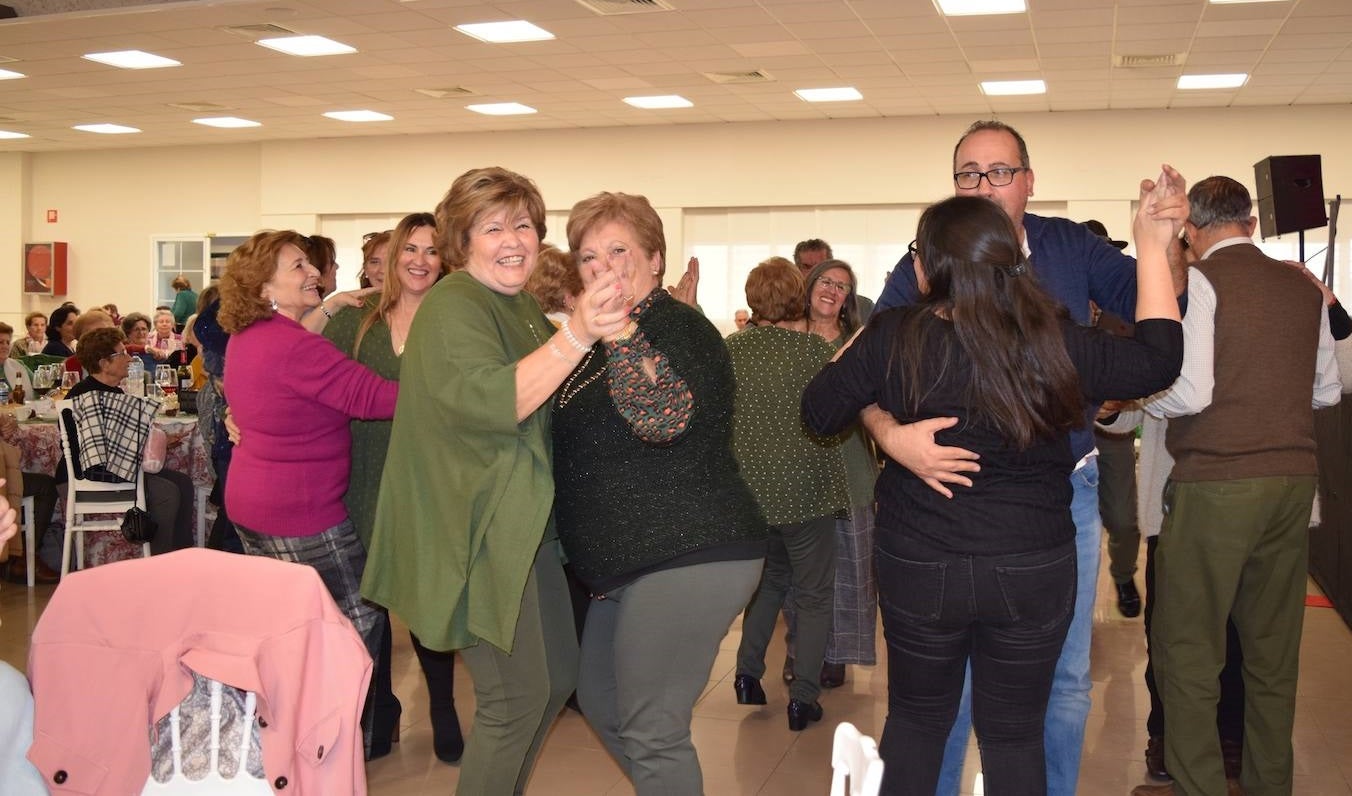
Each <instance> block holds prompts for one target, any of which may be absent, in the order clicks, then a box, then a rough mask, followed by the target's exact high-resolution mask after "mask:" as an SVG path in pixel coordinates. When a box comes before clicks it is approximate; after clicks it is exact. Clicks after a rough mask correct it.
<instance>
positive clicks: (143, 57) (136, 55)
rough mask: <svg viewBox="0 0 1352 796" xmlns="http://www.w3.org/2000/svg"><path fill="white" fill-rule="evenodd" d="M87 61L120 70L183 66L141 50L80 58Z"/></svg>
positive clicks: (172, 60) (88, 55) (171, 59)
mask: <svg viewBox="0 0 1352 796" xmlns="http://www.w3.org/2000/svg"><path fill="white" fill-rule="evenodd" d="M80 57H81V58H83V59H85V60H86V61H98V62H99V63H101V64H107V65H109V66H116V67H117V68H119V69H162V68H164V67H166V66H183V64H181V63H179V62H178V61H175V60H174V59H173V58H165V57H164V56H162V55H155V54H154V53H148V52H142V51H140V50H118V51H117V52H110V53H85V54H84V55H82V56H80Z"/></svg>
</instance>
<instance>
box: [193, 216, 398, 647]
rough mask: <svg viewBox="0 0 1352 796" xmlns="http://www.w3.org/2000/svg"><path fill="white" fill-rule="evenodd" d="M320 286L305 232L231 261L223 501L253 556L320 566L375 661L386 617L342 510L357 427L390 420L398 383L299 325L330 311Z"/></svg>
mask: <svg viewBox="0 0 1352 796" xmlns="http://www.w3.org/2000/svg"><path fill="white" fill-rule="evenodd" d="M319 289H320V283H319V272H318V271H317V270H316V269H315V267H314V266H312V265H311V264H310V261H309V259H308V258H307V256H306V254H305V239H304V238H303V237H302V236H301V235H300V234H299V233H297V232H293V231H289V230H287V231H282V232H260V233H258V234H256V235H254V236H253V237H252V238H250V239H249V241H248V242H247V243H244V244H243V245H241V246H240V247H239V248H237V249H235V251H233V252H231V254H230V259H229V260H228V261H227V263H226V271H225V276H224V277H223V278H222V279H221V308H220V316H219V317H220V322H221V326H222V327H223V328H224V329H225V330H226V331H227V332H230V334H231V337H230V343H229V345H228V346H227V347H226V351H225V392H226V394H227V395H229V396H230V409H231V412H232V414H233V416H234V419H235V422H236V423H237V424H238V425H239V428H240V441H239V444H238V445H236V446H235V452H234V458H233V459H232V460H231V464H230V478H229V480H228V481H227V482H226V489H225V505H226V509H227V511H228V512H229V513H230V519H231V520H233V521H234V522H235V527H236V529H237V530H238V531H239V536H240V540H241V541H242V542H243V544H244V551H245V552H246V553H248V554H250V555H264V556H270V557H272V558H277V559H281V560H284V561H294V562H297V563H302V564H308V565H310V566H312V567H314V568H315V569H317V570H318V571H319V574H320V577H322V578H323V580H324V584H325V586H327V587H328V590H329V592H330V593H331V594H332V595H333V599H334V600H335V601H336V602H337V603H338V607H339V608H340V609H342V611H343V613H344V614H345V615H346V616H347V617H348V619H350V620H352V624H353V625H354V626H356V628H357V632H358V633H360V634H361V636H362V640H363V641H364V642H365V643H366V648H367V650H369V651H370V653H371V657H372V658H375V657H376V655H377V651H378V642H379V638H380V622H382V621H384V619H383V616H382V615H381V613H380V612H379V611H377V610H376V608H375V607H374V606H372V605H371V604H370V603H367V602H364V601H363V600H362V599H361V595H360V593H359V591H358V587H359V584H360V583H361V575H362V570H363V569H364V568H365V567H366V550H365V548H364V547H363V546H362V543H361V539H360V538H359V537H358V536H357V532H356V530H355V529H354V528H353V525H352V521H351V520H350V519H348V516H347V509H346V508H345V507H344V506H343V493H344V492H345V491H346V489H347V481H348V468H349V467H350V466H351V446H352V437H351V434H350V432H349V431H348V424H349V421H351V420H352V419H354V418H356V419H361V420H388V419H390V418H392V417H393V416H394V403H395V398H396V396H397V395H398V391H399V383H398V382H394V381H387V380H386V379H382V378H380V377H379V376H377V375H375V374H374V373H372V372H371V371H370V370H368V369H367V368H366V367H364V366H363V365H361V364H359V363H358V362H356V361H354V360H351V359H348V358H347V356H345V355H344V354H343V352H342V351H339V350H338V348H337V347H335V346H334V345H333V343H331V342H329V341H328V340H326V339H325V338H324V337H322V336H320V335H318V334H314V333H312V332H310V331H309V330H308V329H306V328H305V327H304V326H302V325H301V323H300V320H301V317H302V316H303V315H306V314H307V313H309V312H311V311H312V310H317V311H319V312H322V313H323V314H324V315H326V316H327V315H329V314H330V310H329V308H328V307H326V306H325V305H324V302H323V300H322V297H321V296H320V293H319ZM349 297H352V300H353V301H358V302H359V299H358V298H357V297H355V296H354V294H348V295H347V296H344V298H345V299H347V298H349ZM329 301H334V299H329Z"/></svg>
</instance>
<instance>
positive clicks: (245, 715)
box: [141, 672, 272, 796]
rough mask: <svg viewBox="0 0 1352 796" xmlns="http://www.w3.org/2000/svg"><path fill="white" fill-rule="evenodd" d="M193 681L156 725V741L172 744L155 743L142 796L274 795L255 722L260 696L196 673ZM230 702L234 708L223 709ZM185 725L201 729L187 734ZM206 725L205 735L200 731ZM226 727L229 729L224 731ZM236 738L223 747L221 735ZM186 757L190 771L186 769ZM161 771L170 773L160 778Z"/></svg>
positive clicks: (230, 705)
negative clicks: (264, 771) (269, 783)
mask: <svg viewBox="0 0 1352 796" xmlns="http://www.w3.org/2000/svg"><path fill="white" fill-rule="evenodd" d="M193 679H194V684H193V690H192V691H191V692H190V693H189V694H188V696H186V697H184V698H183V701H182V702H180V703H179V704H177V705H175V706H174V708H173V709H172V710H171V711H169V715H168V716H165V717H164V718H163V719H161V720H160V721H159V722H157V723H156V725H155V731H156V737H157V739H158V738H165V737H167V740H168V743H167V746H168V748H167V749H166V748H165V746H166V744H165V743H162V742H156V743H155V744H154V745H153V748H152V762H151V773H150V776H149V777H148V778H147V779H146V784H145V788H144V789H143V790H142V791H141V793H142V794H143V795H144V796H152V795H155V796H165V795H166V794H167V795H168V796H177V795H178V794H192V795H193V796H215V794H249V793H254V794H259V796H263V795H264V794H268V796H270V795H271V794H272V788H271V787H269V785H268V781H267V779H265V778H264V776H263V766H262V754H263V753H262V748H261V746H260V744H259V740H258V724H257V722H256V720H255V719H256V711H257V700H258V698H257V696H255V695H254V694H253V693H251V692H249V691H240V690H239V689H237V688H233V687H231V686H228V685H223V684H222V683H221V682H220V681H219V680H212V679H210V678H205V677H202V676H201V675H199V674H197V673H196V672H194V673H193ZM201 684H205V685H206V689H205V693H203V691H204V689H202V688H200V687H199V686H200V685H201ZM227 704H228V705H229V707H230V709H228V710H223V709H222V708H223V706H225V705H227ZM185 727H196V728H198V730H199V731H198V732H196V733H195V734H194V735H193V737H191V738H189V737H186V736H185V734H184V728H185ZM203 728H204V729H206V732H205V733H203V732H201V731H200V730H201V729H203ZM223 729H224V730H226V732H224V733H223V732H222V730H223ZM232 737H237V740H236V741H235V742H234V743H232V744H230V745H229V746H222V743H221V741H222V739H223V738H227V739H228V738H232ZM203 746H205V749H204V748H203ZM185 753H186V754H185ZM185 758H186V759H188V760H189V762H190V765H189V768H190V769H192V770H186V769H185V768H184V759H185ZM251 763H252V764H253V769H251V767H250V765H251ZM223 764H224V765H223ZM222 769H225V770H224V771H223V770H222ZM162 771H163V772H164V773H165V774H166V776H164V777H162V778H157V774H159V773H160V772H162ZM227 772H229V773H227Z"/></svg>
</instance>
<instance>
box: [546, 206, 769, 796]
mask: <svg viewBox="0 0 1352 796" xmlns="http://www.w3.org/2000/svg"><path fill="white" fill-rule="evenodd" d="M568 244H569V246H570V247H571V248H572V250H573V252H574V255H575V256H576V258H577V260H578V264H579V267H580V270H581V275H582V281H583V284H585V285H588V286H590V285H592V284H595V283H596V282H597V281H598V280H600V279H603V278H604V274H606V273H607V272H608V271H609V270H611V269H613V270H617V271H618V272H619V273H620V275H621V278H622V280H623V281H624V284H625V285H626V293H627V294H628V295H631V296H633V297H634V300H635V301H637V302H638V303H637V305H636V306H635V307H634V309H633V312H632V313H631V316H632V318H633V320H632V321H631V322H630V323H629V325H628V326H627V327H626V328H625V329H623V330H622V331H620V332H619V333H618V334H614V335H609V336H607V337H605V338H603V342H600V343H598V344H596V345H594V346H592V347H591V349H590V350H589V351H588V352H587V354H586V356H585V358H584V359H583V361H582V364H581V366H579V367H578V368H577V370H575V371H573V373H572V375H570V376H569V377H568V378H567V379H566V380H565V381H564V383H563V387H562V389H560V390H559V392H558V394H557V395H556V396H555V400H554V480H555V504H554V510H555V516H556V518H557V520H558V528H559V538H560V540H561V541H562V542H563V546H564V550H565V551H566V552H567V553H568V559H569V566H570V567H571V568H572V570H573V571H574V573H575V574H576V575H577V576H578V578H579V579H580V580H581V581H582V582H583V583H584V584H585V585H586V587H587V589H588V590H589V591H590V592H591V593H592V595H593V599H592V601H591V605H590V608H589V610H588V613H587V620H586V626H585V628H584V630H583V636H582V652H581V664H580V673H579V680H578V686H577V696H578V701H579V702H580V703H581V706H582V712H583V715H585V716H586V717H587V721H588V722H589V723H590V724H591V725H592V728H593V729H595V730H596V733H597V735H599V736H600V737H601V741H602V742H603V743H604V744H605V746H606V749H607V750H608V751H609V752H610V753H611V755H612V756H614V758H615V760H616V761H617V762H618V763H619V764H620V767H621V768H622V769H623V770H624V772H625V774H626V775H627V776H628V777H629V779H630V781H631V782H633V785H634V790H635V791H636V792H637V793H638V794H639V795H640V796H647V795H648V794H664V795H665V794H682V795H684V794H701V793H703V792H704V790H703V775H702V773H701V771H700V765H699V758H698V757H697V755H696V753H695V747H694V745H693V744H692V743H691V739H690V720H691V714H692V712H693V710H694V706H695V702H696V700H698V699H699V697H700V695H701V694H702V693H703V691H704V687H705V685H706V684H707V682H708V678H709V672H710V670H711V669H712V667H713V662H714V657H715V656H716V655H717V653H718V645H719V642H720V641H721V640H722V639H723V637H724V636H725V635H726V634H727V632H728V627H729V625H731V624H732V620H733V619H734V618H736V616H737V613H738V612H739V611H741V609H742V607H743V606H745V605H746V601H747V600H748V599H749V598H750V596H751V592H752V591H753V590H754V589H755V587H756V582H757V580H758V579H759V577H760V571H761V565H762V561H763V560H764V557H765V520H764V517H763V516H762V515H761V512H760V510H759V508H757V506H756V501H755V498H753V497H752V495H751V491H750V490H749V489H748V488H747V486H746V482H744V481H743V480H742V477H741V476H740V475H739V474H738V472H737V463H736V461H735V460H734V459H733V456H732V446H731V439H732V400H733V391H734V390H733V376H732V365H731V362H730V361H729V360H728V352H727V349H726V348H725V347H724V345H723V340H722V338H721V337H720V335H719V333H718V330H717V329H715V328H714V326H713V325H712V324H711V323H709V321H708V320H706V319H705V318H704V316H703V315H701V314H700V313H699V311H698V310H695V309H694V308H692V307H690V306H687V305H686V304H683V303H681V302H680V301H677V300H676V299H675V298H673V297H672V296H671V295H669V294H668V293H667V292H666V291H665V290H663V289H662V282H661V277H662V271H663V268H664V266H665V262H666V239H665V237H664V235H663V231H662V220H661V219H660V218H659V217H658V215H657V213H656V211H654V210H653V208H652V205H650V204H649V203H648V200H647V199H645V198H643V197H641V196H632V195H627V194H614V193H603V194H599V195H597V196H594V197H592V198H590V199H585V200H583V201H581V202H579V203H578V204H577V205H575V206H574V207H573V212H572V215H571V216H570V217H569V219H568Z"/></svg>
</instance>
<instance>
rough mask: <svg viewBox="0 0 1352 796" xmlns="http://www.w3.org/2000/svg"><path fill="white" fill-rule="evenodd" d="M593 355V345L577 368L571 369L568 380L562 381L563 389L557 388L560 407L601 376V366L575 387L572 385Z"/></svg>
mask: <svg viewBox="0 0 1352 796" xmlns="http://www.w3.org/2000/svg"><path fill="white" fill-rule="evenodd" d="M595 355H596V348H595V347H593V348H592V350H590V351H588V352H587V356H585V357H583V359H582V362H581V363H579V364H578V366H577V368H576V369H575V370H573V372H572V375H570V376H569V377H568V380H567V381H565V382H564V383H563V389H561V390H559V400H558V405H559V407H560V408H562V407H565V406H567V405H568V402H569V401H571V400H573V399H574V398H575V397H577V394H578V393H580V392H582V391H583V390H585V389H586V388H587V385H589V384H591V383H592V382H594V381H596V380H597V379H599V378H601V376H602V375H603V374H604V373H605V372H606V369H605V368H601V369H600V370H598V371H596V372H595V373H593V374H592V375H590V376H588V377H587V378H586V379H584V380H583V381H582V383H581V384H579V385H577V387H574V386H573V382H575V381H577V377H578V376H581V375H582V374H583V373H585V372H586V370H587V365H589V364H591V361H592V357H593V356H595Z"/></svg>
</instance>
